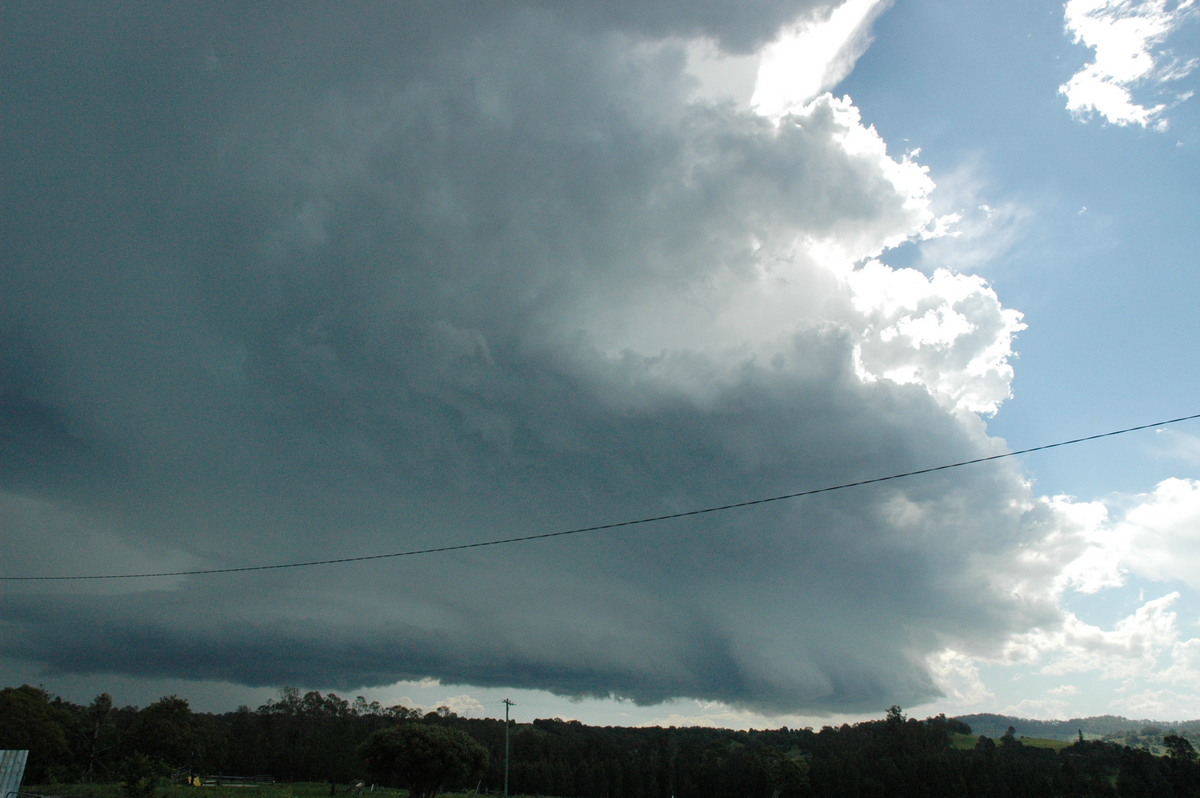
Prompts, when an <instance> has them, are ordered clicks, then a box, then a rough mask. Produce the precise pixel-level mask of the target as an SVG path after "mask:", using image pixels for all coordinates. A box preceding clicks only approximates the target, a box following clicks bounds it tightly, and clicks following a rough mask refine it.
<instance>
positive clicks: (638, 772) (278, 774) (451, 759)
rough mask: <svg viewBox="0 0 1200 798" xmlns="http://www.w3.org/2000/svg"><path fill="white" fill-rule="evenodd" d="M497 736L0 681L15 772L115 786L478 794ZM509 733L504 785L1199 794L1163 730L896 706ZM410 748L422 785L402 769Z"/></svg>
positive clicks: (731, 796)
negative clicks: (275, 784)
mask: <svg viewBox="0 0 1200 798" xmlns="http://www.w3.org/2000/svg"><path fill="white" fill-rule="evenodd" d="M504 737H505V722H504V721H502V720H495V719H480V718H463V717H459V716H457V715H455V714H454V713H453V712H451V711H450V710H448V709H447V708H445V707H442V708H439V709H438V710H436V711H434V712H429V713H422V712H420V711H418V710H414V709H411V708H407V707H403V706H392V707H383V706H380V705H379V704H378V703H377V702H367V701H365V700H364V699H362V698H356V699H354V700H353V701H347V700H346V699H343V698H340V697H338V696H337V695H335V694H333V693H328V694H324V695H322V694H321V693H320V692H316V691H313V692H308V693H304V694H301V693H300V692H299V691H297V690H294V689H291V688H285V689H284V690H282V691H281V692H280V694H279V697H278V698H277V699H273V700H271V701H268V702H267V703H265V704H263V705H262V706H260V707H258V708H257V709H250V708H249V707H245V706H243V707H239V708H238V709H237V710H236V711H233V712H227V713H222V714H210V713H199V712H193V711H192V710H191V709H190V707H189V705H188V702H187V701H186V700H185V699H182V698H179V697H177V696H167V697H164V698H162V699H160V700H158V701H156V702H154V703H152V704H150V705H149V706H146V707H144V708H140V709H139V708H136V707H118V706H116V705H114V703H113V701H112V699H111V698H110V697H109V696H108V695H107V694H103V695H100V696H98V697H97V698H96V699H95V700H94V701H92V702H91V703H90V704H88V705H86V706H81V705H77V704H73V703H71V702H68V701H64V700H62V699H60V698H57V697H54V696H52V695H50V694H48V693H46V692H45V691H44V690H41V689H39V688H35V687H30V686H28V685H25V686H22V687H15V688H12V687H10V688H4V689H2V690H0V748H4V749H10V748H18V749H28V750H29V751H30V756H29V762H28V767H27V774H26V783H27V784H47V783H54V784H66V783H72V782H88V781H93V782H117V781H120V782H123V783H125V784H126V785H129V786H130V789H129V790H127V791H128V792H129V793H130V794H136V791H137V786H136V785H137V784H138V783H139V782H138V781H137V779H138V778H139V776H145V774H146V773H147V772H158V773H162V772H168V771H169V772H172V773H174V774H176V775H191V774H203V775H219V774H223V775H224V776H253V775H270V776H271V777H273V778H274V779H275V780H277V781H293V782H297V781H307V782H324V783H328V784H329V785H330V792H331V794H333V793H339V794H340V793H345V792H346V791H347V790H348V788H349V785H351V784H354V783H355V782H357V781H359V780H367V781H371V782H375V783H379V784H390V785H391V786H403V787H406V788H408V789H409V790H410V792H411V793H412V794H413V795H431V794H433V791H435V790H436V789H438V788H443V787H444V788H446V789H463V788H469V789H476V788H478V789H479V790H480V791H481V792H484V791H491V792H493V793H494V792H498V791H499V790H500V788H501V786H502V784H503V779H504V773H503V767H504ZM509 737H510V741H511V743H510V744H511V754H510V762H511V765H510V771H509V784H510V793H511V794H514V795H555V796H564V798H574V797H575V796H579V797H580V798H671V797H672V796H675V797H676V798H687V797H688V796H706V797H711V798H745V797H746V796H762V797H763V798H787V797H788V796H851V797H853V796H944V795H964V796H981V797H989V796H1018V795H1031V796H1154V797H1155V798H1171V797H1172V796H1198V795H1200V763H1198V762H1197V757H1196V752H1195V750H1194V748H1193V746H1192V744H1191V742H1190V741H1189V740H1188V739H1187V738H1186V737H1184V736H1181V735H1176V734H1171V735H1167V736H1166V737H1165V738H1164V746H1165V750H1166V751H1167V755H1166V756H1154V755H1152V754H1151V753H1150V752H1148V751H1146V750H1142V749H1136V748H1130V747H1128V746H1124V745H1118V744H1115V743H1110V742H1104V741H1082V740H1080V741H1078V742H1076V743H1075V744H1073V745H1070V746H1066V747H1062V748H1060V749H1053V748H1042V747H1036V746H1033V745H1024V744H1022V743H1021V741H1020V740H1019V739H1018V738H1016V736H1015V735H1014V734H1012V732H1011V729H1010V730H1009V732H1007V733H1006V734H1004V735H1002V736H1000V737H999V738H997V739H992V738H989V737H986V736H974V735H972V732H971V728H970V727H969V726H968V725H967V724H966V723H964V722H963V721H961V720H956V719H953V718H946V717H945V716H944V715H938V716H936V717H931V718H926V719H924V720H917V719H914V718H907V717H905V716H904V714H903V712H902V711H901V710H900V708H899V707H892V708H891V709H889V710H888V712H887V714H886V716H885V717H884V718H883V719H881V720H875V721H866V722H862V723H857V724H853V725H850V724H846V725H842V726H840V727H832V726H826V727H824V728H822V729H820V730H814V729H811V728H805V729H789V728H780V729H773V730H751V731H734V730H729V729H712V728H700V727H691V728H675V727H672V728H657V727H655V728H624V727H595V726H586V725H584V724H582V723H579V722H578V721H564V720H560V719H558V718H553V719H539V720H534V721H533V722H532V723H528V724H516V723H511V724H510V726H509ZM422 763H424V765H426V766H427V767H426V771H428V773H427V778H426V781H425V782H423V783H422V786H419V787H418V786H417V785H415V784H414V783H405V782H404V779H405V774H406V773H407V774H410V775H411V774H412V773H413V772H414V771H415V769H416V767H417V765H418V764H422ZM154 768H158V770H157V771H155V770H154ZM439 768H440V770H439Z"/></svg>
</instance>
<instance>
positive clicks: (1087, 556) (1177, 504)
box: [1043, 478, 1200, 593]
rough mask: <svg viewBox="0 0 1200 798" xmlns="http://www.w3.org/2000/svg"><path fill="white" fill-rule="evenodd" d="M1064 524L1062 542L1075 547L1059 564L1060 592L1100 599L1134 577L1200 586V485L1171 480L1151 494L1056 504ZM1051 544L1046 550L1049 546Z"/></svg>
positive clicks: (1056, 501) (1063, 499)
mask: <svg viewBox="0 0 1200 798" xmlns="http://www.w3.org/2000/svg"><path fill="white" fill-rule="evenodd" d="M1051 501H1052V502H1053V504H1054V505H1055V507H1056V510H1057V512H1058V514H1059V516H1060V518H1062V519H1063V524H1062V526H1061V527H1060V528H1059V531H1058V532H1056V537H1057V539H1061V540H1064V541H1066V540H1070V541H1072V544H1073V545H1074V546H1076V549H1075V554H1074V556H1071V557H1069V559H1068V560H1065V561H1063V562H1062V563H1061V564H1060V568H1061V569H1060V576H1059V579H1058V589H1059V590H1077V591H1080V592H1083V593H1096V592H1098V591H1100V590H1103V589H1105V588H1113V587H1119V586H1121V585H1123V584H1124V583H1125V581H1126V579H1127V578H1128V576H1129V575H1131V574H1132V575H1136V576H1139V577H1142V578H1145V579H1150V580H1153V581H1156V582H1182V583H1184V584H1187V585H1190V586H1191V587H1193V588H1194V587H1198V586H1200V581H1197V576H1196V575H1197V573H1200V544H1198V543H1197V540H1196V534H1195V530H1196V529H1197V528H1200V481H1198V480H1193V479H1177V478H1171V479H1166V480H1163V481H1162V482H1160V483H1159V484H1158V485H1157V486H1156V487H1155V489H1154V490H1153V491H1152V492H1150V493H1145V494H1140V495H1136V496H1127V497H1114V498H1113V499H1111V500H1110V501H1109V504H1111V505H1114V506H1115V507H1117V508H1120V511H1119V514H1116V516H1115V517H1113V515H1114V513H1113V511H1112V510H1110V508H1109V506H1107V505H1106V504H1105V503H1104V502H1099V501H1096V502H1080V501H1077V500H1075V499H1073V498H1071V497H1063V496H1059V497H1055V498H1054V499H1052V500H1051ZM1053 539H1054V538H1053V537H1052V538H1047V540H1046V541H1045V542H1044V543H1043V545H1044V546H1045V545H1050V544H1051V541H1052V540H1053Z"/></svg>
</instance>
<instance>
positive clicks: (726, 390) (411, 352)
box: [0, 2, 1060, 711]
mask: <svg viewBox="0 0 1200 798" xmlns="http://www.w3.org/2000/svg"><path fill="white" fill-rule="evenodd" d="M664 9H673V10H672V11H671V12H669V13H668V12H666V11H664ZM734 11H736V12H737V13H733V12H734ZM828 11H829V9H827V8H822V7H818V6H815V5H814V4H811V3H782V2H781V3H762V4H757V5H753V6H747V5H745V4H737V5H733V4H725V3H709V4H689V5H688V6H687V7H686V8H684V9H678V8H676V7H675V6H674V5H670V4H661V3H646V4H625V3H621V4H616V3H613V4H587V5H583V6H570V7H569V9H564V8H561V7H559V6H558V5H557V4H539V3H525V4H490V3H485V4H468V3H461V4H460V3H455V4H403V5H369V6H368V5H353V4H351V5H338V6H310V5H304V6H294V5H291V4H260V5H255V6H249V7H243V6H241V5H206V6H195V7H191V6H173V7H166V8H164V7H160V6H136V5H124V6H123V7H122V9H121V10H120V11H117V12H112V11H111V9H104V10H103V12H101V11H100V10H98V9H97V8H95V7H90V6H84V5H79V6H70V5H52V6H44V5H41V4H31V5H25V6H18V7H17V8H16V9H15V10H13V11H11V12H10V13H9V14H7V15H6V16H7V20H6V22H5V23H4V42H3V48H2V49H3V55H2V56H0V58H3V63H4V71H5V75H6V78H5V80H4V82H3V89H2V91H3V93H4V96H3V102H4V106H5V108H6V122H5V126H4V128H3V136H4V146H3V152H4V172H5V189H4V191H3V199H2V202H3V214H4V227H5V230H6V233H5V243H4V245H3V247H4V260H5V262H6V265H5V268H4V269H3V270H0V295H2V297H3V301H2V302H0V335H3V341H4V344H3V353H2V356H0V392H2V395H3V402H0V424H2V427H0V429H2V431H3V432H2V434H3V446H2V447H0V524H3V529H4V539H5V544H4V545H5V554H4V571H5V572H4V574H3V576H9V577H11V576H39V575H90V574H100V573H105V574H121V573H140V572H163V571H182V570H194V569H220V568H233V567H241V566H248V565H267V564H275V563H288V562H302V561H311V560H320V559H329V558H342V557H356V556H366V555H373V554H380V553H388V552H399V551H406V550H412V549H422V548H429V547H438V546H448V545H456V544H460V543H471V542H477V541H486V540H493V539H498V538H507V537H513V536H521V535H529V534H536V533H541V532H551V531H558V530H566V529H572V528H576V527H581V526H589V525H594V524H604V523H609V522H614V521H623V520H631V519H636V518H642V517H650V516H658V515H663V514H669V513H675V512H681V511H686V510H692V509H698V508H703V507H709V506H714V505H723V504H726V503H731V502H738V501H743V500H747V499H754V498H761V497H766V496H772V495H777V494H782V493H789V492H793V491H797V490H804V489H808V488H816V487H822V486H829V485H836V484H839V483H845V482H853V481H857V480H862V479H867V478H871V477H877V476H882V475H886V474H891V473H897V472H902V471H907V470H911V469H915V468H924V467H929V466H934V465H939V464H942V463H945V462H952V461H957V460H962V459H969V458H974V457H979V456H983V455H988V454H993V453H996V452H999V451H1002V450H1003V446H1004V443H1003V441H998V440H994V439H992V438H989V436H988V435H987V432H986V425H985V423H984V421H983V420H982V419H981V416H980V415H979V414H981V413H983V414H986V413H989V412H993V411H994V410H995V409H996V408H997V407H998V406H999V404H1000V403H1002V402H1003V401H1004V400H1005V398H1007V396H1008V392H1009V381H1010V379H1011V374H1012V372H1011V368H1010V367H1009V364H1008V359H1009V357H1010V356H1011V353H1012V345H1013V336H1014V335H1015V334H1016V333H1017V332H1018V331H1019V330H1020V329H1021V321H1020V316H1019V314H1017V313H1015V312H1014V311H1012V310H1009V309H1006V308H1004V307H1002V306H1001V304H1000V302H999V300H998V298H997V297H996V295H995V294H994V292H993V291H992V290H991V288H990V287H989V286H988V285H987V284H986V283H985V282H984V281H983V280H981V279H979V278H977V277H974V276H971V275H968V274H961V273H958V272H956V271H954V270H953V268H952V266H953V264H947V265H946V266H947V268H945V269H942V270H939V271H936V272H930V273H923V272H920V271H916V270H913V269H900V268H893V267H891V266H889V265H887V261H888V253H889V252H890V251H892V250H894V249H895V248H896V247H899V246H902V245H904V244H905V242H911V241H916V240H920V239H922V238H925V237H928V236H931V235H935V234H936V232H935V231H936V229H937V220H935V218H934V214H933V212H932V210H931V200H930V197H931V193H932V192H933V191H934V185H933V182H932V180H931V179H930V178H929V176H928V174H927V173H926V171H925V170H924V169H923V168H922V167H921V166H920V164H919V163H918V162H917V161H916V160H915V159H914V158H913V157H911V156H908V155H905V154H897V153H889V152H888V150H887V147H886V145H885V143H884V142H883V141H882V140H881V139H880V138H879V136H878V135H877V134H876V133H875V131H874V130H872V129H871V128H869V127H867V126H865V125H864V124H863V122H862V120H861V119H860V117H859V113H858V110H857V109H856V108H855V107H854V105H853V103H852V101H850V100H849V99H847V98H836V97H832V96H829V95H823V96H821V97H818V98H816V99H814V100H812V101H811V102H810V103H808V104H807V105H806V106H804V108H803V110H801V111H799V112H798V113H795V114H793V115H790V116H785V117H784V118H783V119H781V120H779V121H775V120H773V119H768V118H764V117H763V116H759V115H757V114H755V113H754V112H752V111H751V110H749V109H746V108H742V107H740V106H738V105H736V104H734V103H732V102H719V101H715V100H709V99H705V98H704V97H703V96H702V95H699V94H697V91H696V81H695V79H694V78H693V77H692V76H691V75H690V73H689V72H688V60H687V59H688V49H687V42H688V40H689V39H696V38H700V37H704V38H707V39H711V40H713V41H715V42H717V43H718V45H719V46H721V47H724V48H725V49H726V50H727V51H728V52H737V53H746V52H753V51H754V50H755V49H756V48H758V47H761V46H762V45H763V44H765V43H766V42H768V41H769V40H770V39H771V38H772V37H773V35H774V34H775V32H776V31H777V30H778V29H779V28H780V27H781V26H783V25H785V24H788V23H792V22H795V21H796V20H797V19H800V18H803V17H805V15H810V16H813V17H814V18H819V17H820V16H821V15H822V14H827V13H828ZM1055 512H1056V511H1055V509H1054V507H1053V505H1051V504H1050V503H1047V502H1043V501H1040V500H1038V499H1036V498H1035V497H1033V496H1032V495H1031V494H1030V491H1029V487H1028V485H1027V483H1026V481H1025V480H1024V479H1023V477H1022V475H1021V473H1020V472H1019V470H1018V468H1017V467H1016V466H1015V465H1013V464H1011V463H1009V462H1007V461H1001V462H998V463H991V464H987V465H986V466H979V467H973V468H970V469H958V470H954V471H947V472H941V473H938V474H931V475H927V476H924V477H921V478H919V479H912V480H906V481H897V482H889V483H886V484H882V485H874V486H869V487H865V488H861V489H857V490H854V491H841V492H835V493H830V494H823V495H821V496H814V497H808V498H805V499H803V500H796V501H791V502H783V503H774V504H770V505H762V506H757V507H754V508H747V509H743V510H738V511H729V512H724V513H715V514H709V515H704V516H698V517H690V518H686V519H679V520H674V521H668V522H663V523H659V524H655V525H647V526H638V527H627V528H623V529H619V530H612V531H606V532H601V533H594V534H587V535H575V536H570V537H564V538H554V539H548V540H540V541H531V542H526V543H520V544H514V545H510V546H504V547H490V548H484V549H477V550H467V551H456V552H449V553H444V554H435V555H424V556H419V557H404V558H396V559H387V560H378V561H373V562H366V563H356V564H343V565H331V566H327V567H321V568H302V569H289V570H276V571H263V572H250V573H237V574H218V575H210V576H174V577H160V578H155V579H148V580H105V581H88V580H84V581H78V582H11V583H8V584H7V585H6V595H5V599H4V604H3V615H2V616H0V632H2V636H0V653H2V654H3V655H4V656H6V657H10V658H14V659H20V660H26V661H31V662H34V663H37V664H38V665H39V667H43V668H45V669H46V670H47V672H57V673H76V674H85V673H113V674H126V675H145V676H174V677H179V678H188V679H213V680H227V681H232V682H236V683H240V684H245V685H253V686H264V685H265V686H272V685H282V684H298V683H299V684H305V685H310V686H313V687H319V688H322V689H324V688H337V689H340V690H344V689H351V688H355V687H359V686H369V685H384V684H390V683H393V682H396V681H398V680H400V679H406V678H422V677H434V678H440V679H443V680H445V681H452V682H456V683H463V684H475V685H496V686H511V687H536V688H543V689H548V690H552V691H555V692H557V693H561V694H564V695H577V696H618V697H627V698H631V699H633V700H635V701H638V702H655V701H659V700H663V699H666V698H671V697H695V698H704V699H715V700H721V701H724V702H727V703H730V704H734V705H737V706H742V707H748V708H754V709H760V710H763V711H798V710H812V711H834V710H837V711H852V710H863V709H877V708H879V707H881V706H887V705H888V704H892V703H900V704H904V705H911V704H914V703H919V702H920V701H922V700H926V699H928V698H930V697H931V696H933V695H934V694H936V692H937V687H936V685H935V684H934V681H933V679H932V678H931V676H930V673H929V668H928V665H927V660H928V658H929V657H931V656H934V655H936V654H938V653H939V652H941V651H944V650H946V649H948V648H953V649H955V650H957V651H976V652H987V651H994V650H997V649H998V647H999V646H1000V645H1001V644H1002V643H1003V641H1004V640H1005V639H1007V638H1008V637H1009V636H1011V635H1016V634H1020V633H1025V632H1028V631H1029V630H1030V629H1032V628H1035V627H1038V626H1046V625H1053V624H1054V623H1055V622H1056V620H1057V618H1058V613H1057V610H1056V609H1055V608H1054V605H1053V603H1052V602H1051V601H1050V600H1049V596H1050V592H1051V591H1052V584H1053V581H1054V577H1055V573H1054V571H1053V568H1051V567H1049V566H1047V565H1045V563H1043V562H1040V561H1039V560H1038V559H1037V557H1032V556H1031V555H1030V552H1031V551H1037V550H1038V547H1039V546H1042V545H1043V543H1044V541H1045V540H1047V537H1048V535H1050V533H1051V531H1052V530H1053V529H1054V528H1055V527H1056V525H1057V524H1059V523H1060V522H1059V519H1058V517H1057V516H1056V514H1055Z"/></svg>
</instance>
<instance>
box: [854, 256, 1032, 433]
mask: <svg viewBox="0 0 1200 798" xmlns="http://www.w3.org/2000/svg"><path fill="white" fill-rule="evenodd" d="M847 280H848V281H849V283H850V284H851V286H853V288H854V302H855V306H856V307H857V308H858V309H859V310H860V311H861V312H862V313H863V316H864V320H865V322H866V324H865V325H864V326H863V327H862V328H861V329H862V337H861V339H860V340H859V342H858V358H859V364H860V368H861V372H862V374H863V375H864V376H865V377H866V378H868V379H879V378H884V379H888V380H891V381H893V382H898V383H915V384H919V385H922V386H923V387H925V388H926V390H928V391H929V392H930V394H931V395H932V396H934V397H935V398H937V399H938V401H940V402H942V403H944V404H945V405H946V406H948V407H951V408H955V409H959V410H966V411H971V412H976V413H994V412H996V410H997V409H998V408H999V406H1000V404H1001V403H1002V402H1003V401H1004V400H1006V399H1008V398H1009V396H1010V393H1009V386H1010V385H1011V382H1012V366H1011V365H1010V364H1009V357H1010V356H1011V355H1012V352H1013V338H1014V336H1015V335H1016V333H1018V332H1019V331H1020V330H1023V329H1024V328H1025V325H1024V324H1023V323H1022V322H1021V314H1020V313H1018V312H1016V311H1014V310H1011V309H1006V308H1002V307H1001V305H1000V302H999V300H998V299H997V297H996V294H995V292H993V291H992V289H991V288H990V287H989V286H988V285H987V284H986V283H985V282H984V281H983V280H982V279H980V278H978V277H975V276H970V275H962V274H953V273H951V272H949V271H945V270H942V269H939V270H938V271H936V272H935V273H934V274H933V276H932V278H927V277H926V276H925V275H923V274H921V273H920V272H917V271H915V270H912V269H900V270H894V269H891V268H890V267H888V266H886V265H884V264H882V263H880V262H878V261H871V262H869V263H867V264H866V265H865V266H863V267H862V268H861V269H858V270H856V271H854V272H852V273H850V274H849V275H848V276H847Z"/></svg>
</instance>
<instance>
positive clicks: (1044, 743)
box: [950, 734, 1073, 751]
mask: <svg viewBox="0 0 1200 798" xmlns="http://www.w3.org/2000/svg"><path fill="white" fill-rule="evenodd" d="M978 741H979V736H978V735H975V734H952V735H951V736H950V745H951V746H953V747H954V748H959V749H963V750H969V749H971V748H974V747H975V743H977V742H978ZM994 742H995V743H996V744H997V745H999V744H1000V743H999V740H995V741H994ZM1017 742H1019V743H1020V744H1021V745H1027V746H1029V747H1030V748H1052V749H1054V750H1055V751H1058V750H1061V749H1063V748H1066V747H1067V746H1068V745H1071V743H1072V742H1073V741H1068V740H1050V739H1047V738H1044V737H1018V738H1017Z"/></svg>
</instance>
